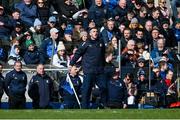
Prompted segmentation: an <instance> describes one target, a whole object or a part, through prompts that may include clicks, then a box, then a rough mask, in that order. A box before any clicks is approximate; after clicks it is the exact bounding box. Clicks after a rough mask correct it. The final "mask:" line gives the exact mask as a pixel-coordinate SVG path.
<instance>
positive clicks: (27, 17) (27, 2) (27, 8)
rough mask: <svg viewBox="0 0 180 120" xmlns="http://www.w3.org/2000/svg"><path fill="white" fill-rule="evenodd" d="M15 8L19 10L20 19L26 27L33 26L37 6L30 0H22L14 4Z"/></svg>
mask: <svg viewBox="0 0 180 120" xmlns="http://www.w3.org/2000/svg"><path fill="white" fill-rule="evenodd" d="M15 8H16V9H19V10H20V12H21V19H22V21H23V23H24V25H26V27H27V28H28V27H31V26H33V23H34V20H35V18H37V6H36V5H35V4H34V3H33V1H32V0H22V2H20V3H17V4H15Z"/></svg>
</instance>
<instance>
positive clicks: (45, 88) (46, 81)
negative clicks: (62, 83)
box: [28, 74, 53, 108]
mask: <svg viewBox="0 0 180 120" xmlns="http://www.w3.org/2000/svg"><path fill="white" fill-rule="evenodd" d="M52 92H53V81H52V79H51V78H50V77H49V76H48V75H46V74H45V75H44V76H41V75H39V74H36V75H34V76H33V77H32V79H31V81H30V83H29V89H28V94H29V97H31V98H32V100H33V102H34V103H38V105H37V106H33V107H40V108H46V107H48V106H49V103H50V101H51V100H52Z"/></svg>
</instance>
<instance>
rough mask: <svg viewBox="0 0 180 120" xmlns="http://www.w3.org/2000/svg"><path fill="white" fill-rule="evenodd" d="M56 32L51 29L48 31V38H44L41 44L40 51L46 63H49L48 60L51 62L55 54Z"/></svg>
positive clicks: (56, 44)
mask: <svg viewBox="0 0 180 120" xmlns="http://www.w3.org/2000/svg"><path fill="white" fill-rule="evenodd" d="M58 32H59V30H57V29H56V28H52V29H51V30H50V37H48V38H46V39H45V40H44V41H43V42H42V44H41V47H40V50H41V52H42V53H43V56H44V58H45V60H46V62H49V60H51V61H52V58H53V55H54V54H56V53H57V46H58V43H57V39H58V35H59V34H58Z"/></svg>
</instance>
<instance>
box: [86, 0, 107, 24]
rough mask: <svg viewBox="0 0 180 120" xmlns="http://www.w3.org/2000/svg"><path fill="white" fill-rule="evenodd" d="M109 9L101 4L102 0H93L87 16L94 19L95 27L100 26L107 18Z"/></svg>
mask: <svg viewBox="0 0 180 120" xmlns="http://www.w3.org/2000/svg"><path fill="white" fill-rule="evenodd" d="M108 14H109V11H108V10H107V8H106V7H105V6H104V5H103V4H102V0H95V3H94V4H92V6H91V7H90V8H89V12H88V18H89V19H90V20H94V22H95V24H96V27H99V28H100V27H101V26H102V25H103V24H104V23H103V22H104V20H105V19H106V18H108Z"/></svg>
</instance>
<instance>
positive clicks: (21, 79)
mask: <svg viewBox="0 0 180 120" xmlns="http://www.w3.org/2000/svg"><path fill="white" fill-rule="evenodd" d="M21 69H22V63H21V62H20V61H16V62H15V63H14V70H12V71H10V72H8V73H7V74H6V77H5V91H6V94H7V95H8V97H9V107H10V108H11V109H23V108H25V103H26V97H25V91H26V85H27V75H26V73H25V72H23V71H22V70H21Z"/></svg>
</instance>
